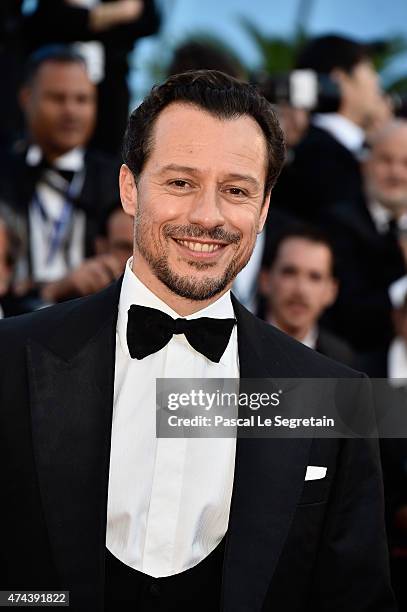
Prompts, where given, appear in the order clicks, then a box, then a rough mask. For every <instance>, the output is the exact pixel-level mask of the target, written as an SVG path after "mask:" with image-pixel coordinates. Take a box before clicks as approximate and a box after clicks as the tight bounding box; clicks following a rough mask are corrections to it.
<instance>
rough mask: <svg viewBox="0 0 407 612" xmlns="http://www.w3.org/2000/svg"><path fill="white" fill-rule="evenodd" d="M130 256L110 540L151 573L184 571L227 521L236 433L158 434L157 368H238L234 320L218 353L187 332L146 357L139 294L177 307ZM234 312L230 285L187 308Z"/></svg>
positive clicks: (211, 372)
mask: <svg viewBox="0 0 407 612" xmlns="http://www.w3.org/2000/svg"><path fill="white" fill-rule="evenodd" d="M131 261H132V260H131V258H130V260H129V261H128V262H127V265H126V269H125V273H124V278H123V285H122V288H121V293H120V300H119V312H118V321H117V330H116V369H115V380H114V404H113V422H112V439H111V454H110V476H109V492H108V510H107V533H106V546H107V548H108V549H109V551H110V552H111V553H112V554H113V555H115V556H116V557H117V558H118V559H119V560H120V561H122V562H123V563H125V564H126V565H128V566H130V567H132V568H134V569H136V570H138V571H141V572H143V573H145V574H148V575H150V576H153V577H162V576H170V575H173V574H178V573H180V572H183V571H185V570H187V569H189V568H191V567H193V566H195V565H196V564H197V563H199V562H200V561H202V560H203V559H204V558H205V557H207V556H208V555H209V553H210V552H211V551H212V550H213V549H214V548H215V547H216V546H217V545H218V543H219V542H220V540H221V539H222V537H223V536H224V535H225V533H226V531H227V527H228V521H229V511H230V501H231V496H232V488H233V477H234V463H235V451H236V439H235V438H189V439H186V438H171V439H167V438H156V434H155V427H156V401H155V379H156V378H238V377H239V364H238V348H237V330H236V326H235V327H234V329H233V332H232V334H231V337H230V341H229V344H228V346H227V348H226V351H225V353H224V354H223V356H222V358H221V360H220V362H219V363H214V362H211V361H210V360H209V359H207V358H206V357H204V356H203V355H201V354H200V353H198V352H197V351H196V350H195V349H193V348H192V347H191V346H190V344H189V343H188V341H187V340H186V338H185V336H184V335H183V334H182V335H174V336H173V338H172V339H171V340H170V342H169V343H168V345H167V346H165V347H164V348H163V349H161V350H160V351H158V352H156V353H154V354H152V355H149V356H147V357H145V358H144V359H141V360H137V359H132V358H131V357H130V354H129V350H128V347H127V340H126V329H127V312H128V309H129V308H130V306H131V304H139V305H142V306H148V307H151V308H156V309H159V310H161V311H162V312H165V313H166V314H168V315H170V316H171V317H173V318H178V317H179V315H178V314H177V313H176V312H174V311H173V310H172V309H171V308H170V307H169V306H168V305H167V304H166V303H165V302H163V301H162V300H161V299H159V298H158V297H157V296H156V295H155V294H153V293H152V292H151V291H150V290H149V289H148V288H147V287H146V286H145V285H144V284H143V283H142V282H141V281H140V280H139V279H138V278H137V277H136V275H135V274H134V273H133V271H132V269H131ZM201 316H203V317H213V318H230V317H234V311H233V306H232V303H231V298H230V292H227V293H226V294H225V295H223V296H222V297H221V298H219V299H218V300H217V301H216V302H214V303H212V304H211V305H210V306H207V307H206V308H204V309H202V310H200V311H199V312H196V313H194V314H192V315H189V316H187V317H185V318H187V319H195V318H199V317H201Z"/></svg>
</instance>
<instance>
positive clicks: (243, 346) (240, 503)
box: [222, 299, 311, 612]
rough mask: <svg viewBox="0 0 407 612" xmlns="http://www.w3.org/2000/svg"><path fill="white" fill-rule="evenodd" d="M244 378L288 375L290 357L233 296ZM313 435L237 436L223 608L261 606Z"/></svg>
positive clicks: (228, 611)
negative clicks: (282, 437) (266, 334)
mask: <svg viewBox="0 0 407 612" xmlns="http://www.w3.org/2000/svg"><path fill="white" fill-rule="evenodd" d="M233 305H234V309H235V313H236V317H237V325H238V345H239V361H240V376H241V378H280V379H282V378H289V377H295V376H296V371H295V369H294V368H293V364H292V363H291V362H290V361H289V357H288V356H287V355H285V354H284V353H283V352H282V351H279V348H278V346H277V345H275V346H270V338H269V336H268V337H267V341H266V339H265V338H262V326H261V325H260V324H259V323H258V321H257V320H256V319H255V317H253V316H252V315H251V314H250V313H249V312H248V311H246V309H245V308H243V307H242V306H241V305H240V304H239V303H238V302H237V301H236V300H235V299H233ZM310 443H311V440H310V439H278V438H276V439H267V438H257V439H253V438H240V437H238V439H237V446H236V462H235V477H234V484H233V494H232V502H231V510H230V517H229V529H228V536H227V541H226V550H225V559H224V567H223V593H222V595H223V612H249V611H250V612H256V611H260V610H261V608H262V604H263V601H264V597H265V595H266V592H267V588H268V585H269V583H270V580H271V577H272V575H273V572H274V569H275V567H276V564H277V560H278V558H279V555H280V552H281V550H282V548H283V546H284V542H285V539H286V537H287V535H288V531H289V528H290V524H291V520H292V518H293V516H294V512H295V508H296V503H297V501H298V499H299V496H300V494H301V491H302V487H303V484H304V475H305V466H306V465H307V458H308V454H309V449H310Z"/></svg>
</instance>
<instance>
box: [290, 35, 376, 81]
mask: <svg viewBox="0 0 407 612" xmlns="http://www.w3.org/2000/svg"><path fill="white" fill-rule="evenodd" d="M372 52H373V49H372V47H371V46H370V45H367V44H362V43H359V42H357V41H355V40H352V39H350V38H345V37H344V36H338V35H336V34H328V35H326V36H319V37H317V38H313V39H312V40H310V41H309V42H308V43H306V44H305V46H304V47H303V48H302V49H301V50H300V52H299V54H298V57H297V61H296V66H295V67H296V68H297V69H306V68H308V69H310V70H314V71H315V72H318V73H321V74H329V73H330V72H332V70H334V69H335V68H340V69H341V70H343V71H344V72H347V73H348V74H349V73H350V72H352V70H353V68H354V67H355V66H356V65H357V64H360V63H361V62H363V61H367V60H369V59H371V56H372Z"/></svg>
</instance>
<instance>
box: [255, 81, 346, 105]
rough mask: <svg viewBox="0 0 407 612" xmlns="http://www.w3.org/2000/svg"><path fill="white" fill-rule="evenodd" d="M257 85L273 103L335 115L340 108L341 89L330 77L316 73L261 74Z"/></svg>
mask: <svg viewBox="0 0 407 612" xmlns="http://www.w3.org/2000/svg"><path fill="white" fill-rule="evenodd" d="M255 83H256V85H257V87H258V89H259V91H260V92H261V93H262V94H263V96H264V97H265V98H266V99H267V100H268V101H269V102H271V103H272V104H288V105H290V106H292V107H294V108H302V109H304V110H308V111H313V112H318V113H334V112H336V111H337V110H338V108H339V103H340V90H339V86H338V84H337V83H336V82H335V81H333V80H332V79H331V78H330V77H329V75H327V74H320V73H317V72H314V71H313V70H292V71H291V72H286V73H282V74H273V75H269V74H264V73H260V74H258V75H257V76H256V78H255Z"/></svg>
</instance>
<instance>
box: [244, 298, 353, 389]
mask: <svg viewBox="0 0 407 612" xmlns="http://www.w3.org/2000/svg"><path fill="white" fill-rule="evenodd" d="M240 308H241V309H244V311H245V322H246V323H248V322H249V321H250V326H251V330H250V333H251V335H252V336H253V338H256V340H255V341H256V343H257V344H258V345H260V352H261V354H262V357H264V359H266V360H267V359H275V354H276V353H278V354H279V355H280V356H281V360H284V362H285V363H286V364H287V366H286V370H287V372H288V371H290V372H292V374H291V375H292V376H293V377H301V378H355V377H360V376H364V374H363V373H361V372H358V371H357V370H354V369H353V368H350V367H348V366H346V365H344V364H342V363H339V362H337V361H335V360H334V359H331V358H330V357H326V356H325V355H322V354H321V353H318V352H317V351H315V350H313V349H310V348H308V347H307V346H305V345H304V344H302V343H301V342H298V341H297V340H295V339H294V338H292V337H291V336H289V335H288V334H285V333H284V332H282V331H280V330H279V329H277V328H276V327H275V326H274V325H271V324H270V323H266V322H265V321H263V320H262V319H259V318H258V317H256V316H255V315H253V314H252V313H250V312H249V311H248V310H246V308H244V307H243V306H242V305H240ZM241 312H243V311H241ZM287 377H289V375H287Z"/></svg>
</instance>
